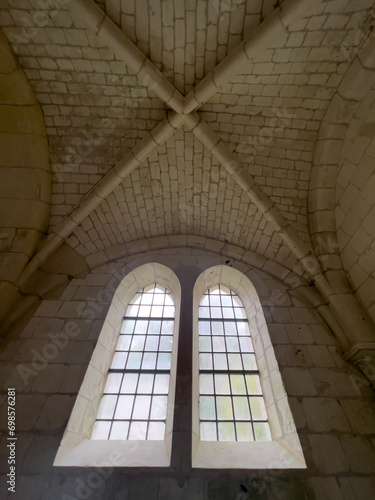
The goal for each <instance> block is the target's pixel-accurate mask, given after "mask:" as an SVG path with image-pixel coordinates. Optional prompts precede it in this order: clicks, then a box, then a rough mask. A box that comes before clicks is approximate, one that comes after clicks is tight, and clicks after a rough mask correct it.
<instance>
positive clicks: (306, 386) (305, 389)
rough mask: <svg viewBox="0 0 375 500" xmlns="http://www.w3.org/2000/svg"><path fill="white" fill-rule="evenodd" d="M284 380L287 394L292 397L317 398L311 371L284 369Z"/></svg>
mask: <svg viewBox="0 0 375 500" xmlns="http://www.w3.org/2000/svg"><path fill="white" fill-rule="evenodd" d="M282 378H283V381H284V384H285V386H286V390H287V393H288V394H290V395H291V396H315V394H317V390H316V387H315V385H314V381H313V379H312V377H311V374H310V372H309V371H307V370H306V369H303V368H284V369H283V370H282Z"/></svg>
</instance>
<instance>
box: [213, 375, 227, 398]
mask: <svg viewBox="0 0 375 500" xmlns="http://www.w3.org/2000/svg"><path fill="white" fill-rule="evenodd" d="M215 391H216V394H230V385H229V375H215Z"/></svg>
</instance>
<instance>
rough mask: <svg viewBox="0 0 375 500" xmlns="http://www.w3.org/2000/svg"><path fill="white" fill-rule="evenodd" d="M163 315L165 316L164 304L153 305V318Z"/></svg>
mask: <svg viewBox="0 0 375 500" xmlns="http://www.w3.org/2000/svg"><path fill="white" fill-rule="evenodd" d="M162 316H163V306H152V308H151V317H152V318H161V317H162ZM164 316H165V314H164ZM172 316H173V315H172Z"/></svg>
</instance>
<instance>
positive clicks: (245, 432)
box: [236, 422, 254, 441]
mask: <svg viewBox="0 0 375 500" xmlns="http://www.w3.org/2000/svg"><path fill="white" fill-rule="evenodd" d="M236 430H237V441H254V436H253V427H252V425H251V424H250V423H249V424H248V423H246V422H237V423H236Z"/></svg>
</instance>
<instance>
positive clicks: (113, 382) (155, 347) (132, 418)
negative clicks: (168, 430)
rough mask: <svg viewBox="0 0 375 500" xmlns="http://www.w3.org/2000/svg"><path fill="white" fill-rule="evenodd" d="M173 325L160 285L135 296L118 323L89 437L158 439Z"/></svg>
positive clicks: (168, 299)
mask: <svg viewBox="0 0 375 500" xmlns="http://www.w3.org/2000/svg"><path fill="white" fill-rule="evenodd" d="M154 306H155V307H156V308H158V309H157V312H158V315H156V314H153V308H154ZM142 308H143V309H142ZM145 308H148V310H146V309H145ZM145 313H146V315H145V316H144V314H145ZM147 315H148V316H147ZM173 326H174V304H173V300H172V297H171V294H170V292H169V291H168V290H167V289H166V288H165V287H161V286H159V285H155V284H154V285H150V286H148V287H145V288H144V289H142V290H141V291H140V292H137V294H136V295H135V296H134V298H133V299H132V300H131V301H130V303H129V306H128V309H127V311H126V316H125V317H124V320H123V323H122V327H121V332H120V335H119V340H118V343H117V347H116V351H115V353H114V357H113V361H112V364H111V367H110V369H109V373H108V377H107V382H106V386H105V389H104V392H103V397H102V400H101V404H100V407H99V410H98V415H97V419H96V422H95V425H94V429H93V433H92V439H123V440H155V439H157V440H160V439H163V438H164V434H165V423H166V416H167V400H168V392H169V381H170V367H171V354H172V341H173Z"/></svg>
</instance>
